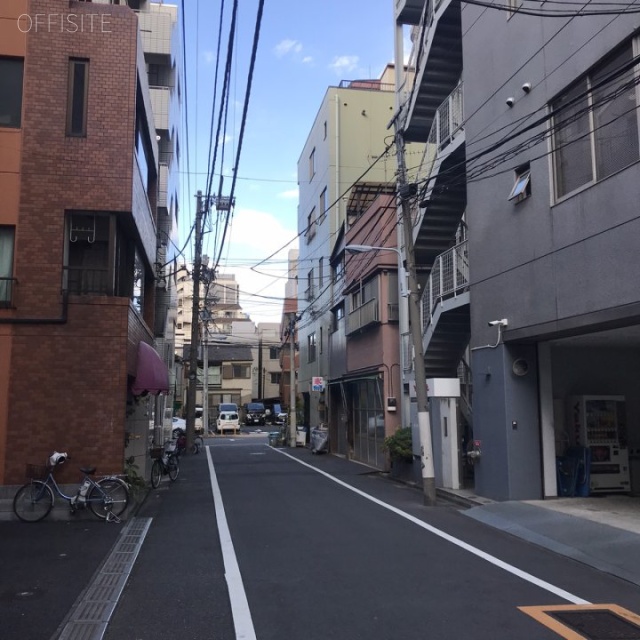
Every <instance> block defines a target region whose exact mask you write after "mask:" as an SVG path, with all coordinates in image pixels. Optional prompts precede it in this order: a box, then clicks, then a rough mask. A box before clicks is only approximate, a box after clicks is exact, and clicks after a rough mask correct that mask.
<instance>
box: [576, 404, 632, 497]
mask: <svg viewBox="0 0 640 640" xmlns="http://www.w3.org/2000/svg"><path fill="white" fill-rule="evenodd" d="M567 413H568V419H569V424H570V433H569V439H570V440H571V441H572V443H573V444H575V445H578V446H583V447H587V448H588V449H589V450H590V451H591V478H590V490H591V493H607V492H620V491H629V490H630V488H631V485H630V480H629V449H628V448H627V429H626V413H625V398H624V396H571V397H570V398H569V405H568V412H567Z"/></svg>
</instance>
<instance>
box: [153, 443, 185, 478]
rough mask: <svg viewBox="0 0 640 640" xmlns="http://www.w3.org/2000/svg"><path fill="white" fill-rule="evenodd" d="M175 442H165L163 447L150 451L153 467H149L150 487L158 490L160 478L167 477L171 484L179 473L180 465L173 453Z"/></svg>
mask: <svg viewBox="0 0 640 640" xmlns="http://www.w3.org/2000/svg"><path fill="white" fill-rule="evenodd" d="M175 450H176V441H175V440H169V441H168V442H165V444H164V446H163V447H154V448H152V449H151V457H152V458H153V465H152V466H151V486H152V487H153V488H154V489H157V488H158V485H159V484H160V480H161V479H162V476H166V475H168V476H169V480H171V482H175V480H177V478H178V474H179V473H180V463H179V461H178V456H177V455H176V453H175Z"/></svg>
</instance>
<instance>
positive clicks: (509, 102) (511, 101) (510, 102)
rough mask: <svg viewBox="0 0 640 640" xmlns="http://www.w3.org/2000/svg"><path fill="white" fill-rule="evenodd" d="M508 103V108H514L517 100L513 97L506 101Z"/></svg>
mask: <svg viewBox="0 0 640 640" xmlns="http://www.w3.org/2000/svg"><path fill="white" fill-rule="evenodd" d="M506 103H507V107H513V104H514V103H515V100H514V99H513V98H512V97H508V98H507V100H506Z"/></svg>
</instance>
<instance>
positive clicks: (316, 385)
mask: <svg viewBox="0 0 640 640" xmlns="http://www.w3.org/2000/svg"><path fill="white" fill-rule="evenodd" d="M311 391H324V378H323V377H322V376H314V377H312V378H311Z"/></svg>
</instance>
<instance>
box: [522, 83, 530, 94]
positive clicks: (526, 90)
mask: <svg viewBox="0 0 640 640" xmlns="http://www.w3.org/2000/svg"><path fill="white" fill-rule="evenodd" d="M522 90H523V91H524V92H525V93H529V91H531V83H530V82H525V83H524V84H523V85H522Z"/></svg>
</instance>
